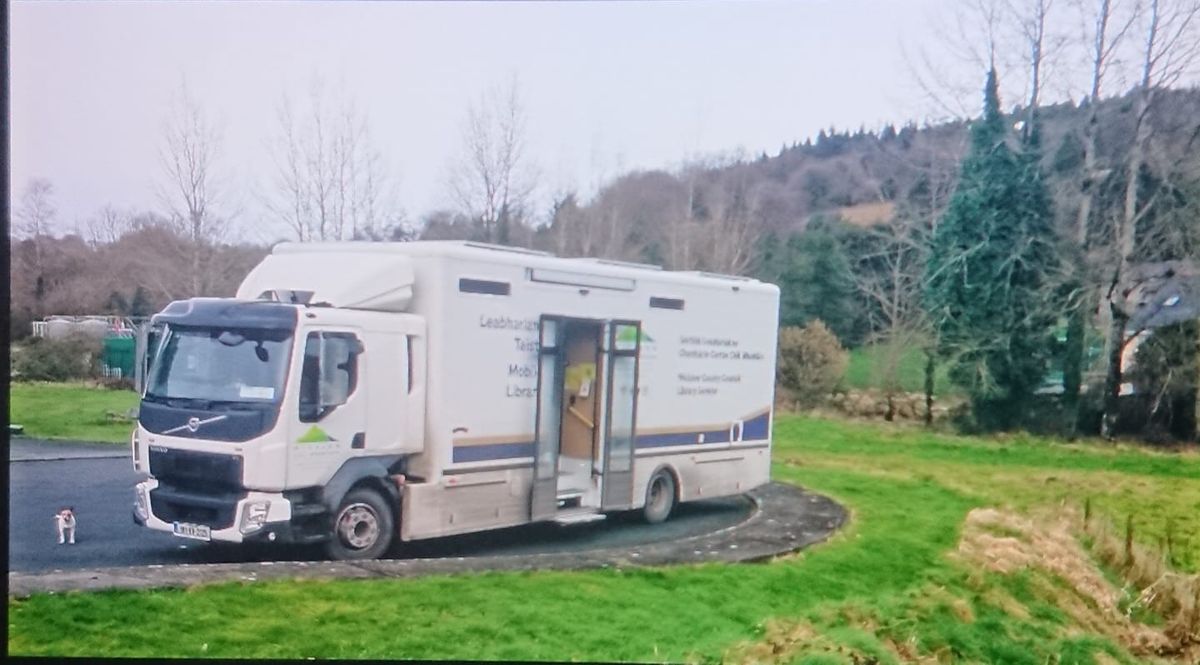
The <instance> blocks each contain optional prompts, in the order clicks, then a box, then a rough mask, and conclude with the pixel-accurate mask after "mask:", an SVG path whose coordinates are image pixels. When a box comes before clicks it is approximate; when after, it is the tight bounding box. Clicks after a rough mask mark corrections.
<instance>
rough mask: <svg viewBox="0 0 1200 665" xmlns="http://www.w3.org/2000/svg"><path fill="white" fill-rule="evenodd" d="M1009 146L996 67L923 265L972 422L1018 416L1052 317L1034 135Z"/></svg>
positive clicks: (1049, 247) (1043, 363)
mask: <svg viewBox="0 0 1200 665" xmlns="http://www.w3.org/2000/svg"><path fill="white" fill-rule="evenodd" d="M1026 137H1027V140H1026V141H1025V142H1024V144H1023V145H1021V146H1020V147H1019V148H1016V149H1014V148H1013V147H1010V145H1009V140H1010V138H1011V137H1010V136H1009V132H1008V128H1007V126H1006V123H1005V121H1004V118H1003V116H1002V115H1001V112H1000V99H999V95H998V93H997V87H996V73H995V70H992V71H990V72H989V73H988V77H987V85H986V89H985V93H984V108H983V117H982V118H980V119H979V120H978V121H977V122H976V123H974V125H973V126H972V128H971V148H970V151H969V153H968V155H967V157H966V158H965V159H964V160H963V164H962V169H961V177H960V179H959V183H958V187H957V189H956V190H955V193H954V195H953V197H952V198H951V200H950V204H949V206H948V208H947V210H946V213H945V215H944V216H943V217H942V219H941V220H940V221H939V223H938V225H937V229H936V230H935V232H934V237H933V247H932V251H931V253H930V258H929V262H928V264H927V266H926V279H925V289H926V292H925V303H926V307H927V309H928V311H929V313H930V315H931V320H932V321H933V322H934V323H935V325H936V327H937V332H938V339H939V353H940V354H941V355H942V356H943V357H945V358H949V359H951V360H952V364H951V371H950V378H951V380H952V381H954V382H955V383H956V384H958V385H960V386H962V387H963V388H964V389H966V391H967V393H968V395H969V396H970V399H971V403H972V411H973V414H974V416H975V421H976V422H977V423H978V424H979V425H981V426H983V427H987V428H1007V427H1012V426H1014V425H1017V424H1020V422H1021V416H1022V415H1023V414H1024V413H1026V412H1027V407H1028V406H1029V405H1030V403H1031V400H1032V398H1033V396H1034V391H1035V390H1036V389H1037V387H1038V386H1039V385H1040V383H1041V382H1042V380H1043V378H1044V376H1045V373H1046V368H1047V362H1048V360H1049V358H1050V355H1051V353H1052V348H1053V347H1052V345H1051V343H1050V341H1051V335H1052V331H1053V326H1054V323H1055V321H1056V320H1057V316H1056V315H1055V312H1054V303H1053V301H1052V296H1051V294H1052V290H1051V288H1050V287H1051V284H1052V282H1053V279H1052V277H1051V276H1052V275H1054V274H1056V272H1057V254H1056V252H1055V245H1054V235H1053V227H1052V212H1051V211H1052V207H1051V204H1050V197H1049V194H1048V192H1047V190H1046V185H1045V182H1044V180H1043V177H1042V173H1041V169H1040V166H1039V161H1040V160H1039V157H1038V155H1039V143H1040V139H1039V133H1038V132H1037V131H1036V130H1034V131H1029V132H1027V133H1026Z"/></svg>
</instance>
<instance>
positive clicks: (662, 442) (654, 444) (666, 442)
mask: <svg viewBox="0 0 1200 665" xmlns="http://www.w3.org/2000/svg"><path fill="white" fill-rule="evenodd" d="M701 435H703V436H704V442H703V443H701V442H700V437H701ZM709 443H729V430H727V429H718V430H708V431H695V432H667V433H665V434H642V435H639V436H638V438H637V447H638V448H660V447H662V446H687V445H705V444H709Z"/></svg>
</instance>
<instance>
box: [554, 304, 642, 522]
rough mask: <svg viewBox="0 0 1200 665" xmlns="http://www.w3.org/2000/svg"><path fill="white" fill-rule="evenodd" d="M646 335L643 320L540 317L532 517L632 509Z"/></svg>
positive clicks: (557, 516)
mask: <svg viewBox="0 0 1200 665" xmlns="http://www.w3.org/2000/svg"><path fill="white" fill-rule="evenodd" d="M640 338H641V325H640V323H639V322H637V321H602V320H596V319H579V318H571V317H561V316H548V315H545V316H542V318H541V322H540V326H539V338H538V339H539V346H540V348H539V358H538V396H537V414H536V416H535V422H536V425H535V433H534V439H535V440H534V446H535V452H534V455H535V457H534V460H535V462H534V476H533V488H532V490H531V495H530V519H532V520H541V519H556V518H559V517H561V514H560V513H559V511H560V510H561V511H570V510H582V511H592V512H597V511H600V510H614V509H623V508H628V507H629V506H630V504H631V501H632V463H633V441H634V438H635V435H634V432H635V427H636V419H637V394H638V387H637V378H638V352H639V350H640Z"/></svg>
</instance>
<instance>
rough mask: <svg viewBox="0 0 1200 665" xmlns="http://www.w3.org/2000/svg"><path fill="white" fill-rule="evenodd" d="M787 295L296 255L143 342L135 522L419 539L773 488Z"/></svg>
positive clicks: (183, 530)
mask: <svg viewBox="0 0 1200 665" xmlns="http://www.w3.org/2000/svg"><path fill="white" fill-rule="evenodd" d="M778 303H779V290H778V288H777V287H775V286H773V285H771V284H766V283H762V282H759V281H756V280H753V279H748V278H744V277H732V276H726V275H715V274H708V273H701V272H672V271H666V270H662V269H660V268H658V267H656V266H649V265H642V264H633V263H623V262H616V261H606V260H598V259H567V258H558V257H554V256H551V255H549V254H546V253H544V252H537V251H531V250H524V249H516V248H509V247H499V246H492V245H485V244H480V243H472V242H409V243H354V242H352V243H305V244H297V243H284V244H280V245H278V246H276V247H275V248H274V250H273V251H272V252H271V254H270V255H268V256H267V257H266V258H265V259H264V260H263V261H262V262H261V263H260V264H259V265H258V266H256V267H255V268H254V269H253V270H252V271H251V272H250V274H249V275H247V277H246V278H245V280H244V281H243V282H242V284H241V286H240V287H239V289H238V292H237V295H236V297H234V298H193V299H190V300H182V301H176V302H173V303H171V304H170V305H168V306H167V307H166V308H165V309H164V310H163V311H162V312H160V313H158V314H156V315H155V316H154V317H153V319H152V321H151V324H150V325H149V326H148V327H147V328H146V329H144V331H143V335H142V337H141V339H140V340H139V342H140V343H139V348H140V349H141V355H142V358H141V361H140V362H141V366H140V368H139V370H140V375H141V376H142V379H141V380H140V381H139V383H140V384H141V385H140V386H139V389H140V390H141V391H142V402H141V408H140V413H139V419H138V424H137V428H136V430H135V431H134V433H133V436H132V456H133V464H134V467H135V469H136V470H137V471H139V472H142V473H144V474H146V476H147V477H146V479H145V480H144V481H143V482H140V483H138V484H137V486H136V490H135V495H136V496H135V503H134V520H135V521H136V522H138V523H139V524H141V525H144V526H146V527H148V528H151V529H156V530H160V531H164V532H166V533H172V534H174V535H176V536H179V537H184V538H194V539H200V540H206V541H208V540H212V541H225V542H247V541H270V542H311V543H316V542H323V543H325V548H326V550H327V552H328V554H329V556H331V557H333V558H339V559H355V558H374V557H378V556H379V555H381V554H383V553H384V552H385V551H387V550H388V548H389V547H390V545H391V544H392V543H393V542H394V540H395V539H397V538H398V539H400V540H405V541H407V540H415V539H421V538H430V537H435V536H444V535H449V534H457V533H464V532H469V531H479V530H483V529H493V528H498V527H507V526H513V525H519V524H525V523H528V522H533V521H543V520H552V521H558V522H561V523H571V522H580V521H590V520H594V519H603V517H604V515H605V514H606V513H609V512H612V511H625V510H640V511H642V513H643V514H644V516H645V518H646V519H647V520H649V521H650V522H659V521H662V520H664V519H666V518H667V517H668V516H669V515H670V513H671V511H672V509H673V508H674V506H675V505H676V503H677V502H682V501H693V500H697V499H707V498H712V497H720V496H727V495H732V494H738V493H743V492H746V491H748V490H751V489H753V488H755V487H758V486H760V485H763V484H764V483H766V482H767V481H768V475H769V469H770V458H771V417H772V404H773V398H774V385H775V355H776V348H775V346H776V332H777V325H778Z"/></svg>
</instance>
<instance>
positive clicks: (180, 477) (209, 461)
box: [148, 446, 242, 493]
mask: <svg viewBox="0 0 1200 665" xmlns="http://www.w3.org/2000/svg"><path fill="white" fill-rule="evenodd" d="M148 458H149V463H150V475H152V476H154V477H155V478H157V479H158V480H159V482H162V483H165V484H168V485H172V486H174V487H176V488H178V489H182V490H190V491H194V492H205V493H221V492H231V491H238V490H241V488H242V458H241V456H240V455H221V454H218V453H198V452H195V451H191V450H175V449H171V448H164V447H161V446H150V454H149V456H148Z"/></svg>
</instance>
